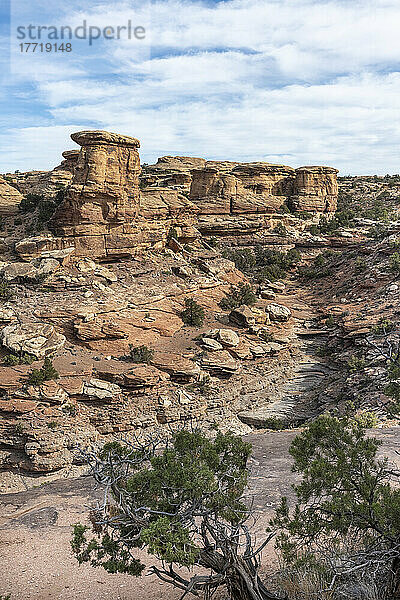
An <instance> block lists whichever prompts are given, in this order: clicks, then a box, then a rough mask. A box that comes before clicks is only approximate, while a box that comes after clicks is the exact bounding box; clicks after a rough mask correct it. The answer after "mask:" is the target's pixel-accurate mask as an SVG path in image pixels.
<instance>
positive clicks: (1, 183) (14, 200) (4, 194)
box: [0, 177, 22, 216]
mask: <svg viewBox="0 0 400 600" xmlns="http://www.w3.org/2000/svg"><path fill="white" fill-rule="evenodd" d="M21 200H22V194H21V193H20V192H19V191H18V190H17V189H16V188H15V187H13V186H12V185H10V184H9V183H8V182H7V181H6V180H5V179H4V178H3V177H0V216H8V215H14V214H16V213H17V212H18V205H19V203H20V202H21Z"/></svg>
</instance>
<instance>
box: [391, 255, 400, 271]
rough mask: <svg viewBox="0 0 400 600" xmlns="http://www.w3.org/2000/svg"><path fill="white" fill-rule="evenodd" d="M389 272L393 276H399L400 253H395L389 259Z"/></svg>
mask: <svg viewBox="0 0 400 600" xmlns="http://www.w3.org/2000/svg"><path fill="white" fill-rule="evenodd" d="M389 271H390V272H391V273H393V275H400V252H395V253H394V254H392V256H391V257H390V261H389Z"/></svg>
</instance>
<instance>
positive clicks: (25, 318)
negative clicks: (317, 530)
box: [0, 132, 400, 489]
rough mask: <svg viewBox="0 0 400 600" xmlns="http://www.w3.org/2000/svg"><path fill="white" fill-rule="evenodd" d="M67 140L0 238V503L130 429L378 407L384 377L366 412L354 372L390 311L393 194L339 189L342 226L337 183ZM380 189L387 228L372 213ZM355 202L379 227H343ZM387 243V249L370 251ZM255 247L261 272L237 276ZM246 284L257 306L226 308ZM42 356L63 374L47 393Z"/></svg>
mask: <svg viewBox="0 0 400 600" xmlns="http://www.w3.org/2000/svg"><path fill="white" fill-rule="evenodd" d="M73 139H74V140H75V141H77V142H78V143H79V144H80V146H81V150H80V151H79V153H77V152H76V151H71V152H66V153H64V158H65V160H64V161H63V163H62V164H61V165H60V166H59V167H57V168H56V169H54V170H53V171H51V172H50V173H41V174H17V175H15V176H11V175H7V181H6V182H5V184H6V188H4V190H5V191H4V190H3V192H2V189H3V188H1V189H0V192H1V193H2V194H3V196H2V198H3V201H4V204H7V203H8V205H12V206H13V208H12V210H10V209H7V211H5V212H4V218H3V224H2V227H3V238H2V239H1V240H0V252H1V254H2V256H1V260H2V263H1V264H0V295H1V297H2V303H1V305H0V342H1V345H2V347H1V350H0V353H1V357H2V361H3V364H2V366H0V393H1V397H0V411H1V416H2V420H1V425H0V459H1V462H2V465H3V477H2V480H3V489H8V488H10V489H15V486H17V487H18V486H19V485H21V484H20V481H21V479H20V475H19V474H20V473H23V475H24V477H23V479H24V481H25V484H27V485H32V484H33V483H34V482H38V481H42V479H43V478H44V479H47V478H49V477H53V478H58V477H61V476H68V475H71V474H73V473H74V472H76V471H79V469H80V464H79V456H78V453H77V451H76V448H77V446H78V445H85V446H87V445H93V446H96V445H100V444H102V443H104V442H105V441H106V440H109V439H113V438H115V437H118V436H121V435H131V434H132V432H135V433H136V434H137V435H140V434H141V432H146V431H149V430H152V429H156V428H159V427H162V428H164V430H165V432H168V431H169V430H170V429H171V428H174V427H178V426H180V425H181V424H182V423H183V422H187V420H195V421H200V422H201V423H202V425H203V426H204V427H205V428H209V429H210V430H211V429H212V428H213V427H214V426H215V424H218V426H219V427H220V428H222V429H228V428H229V429H233V430H235V431H237V432H241V433H246V432H248V431H250V430H251V428H260V427H262V428H265V427H285V426H293V425H297V424H299V423H302V422H304V421H305V420H307V419H308V418H310V417H312V416H313V415H314V414H316V413H317V412H319V411H321V410H323V409H324V408H331V407H333V406H340V407H341V408H342V409H344V407H345V405H346V403H348V401H349V400H351V401H352V402H353V403H354V404H355V405H356V409H360V410H361V409H363V408H365V407H367V408H369V407H371V406H372V407H374V406H377V404H376V398H377V397H378V396H379V398H380V397H381V396H382V393H383V391H382V390H383V388H384V385H385V377H386V375H385V374H384V373H383V375H382V377H381V379H382V381H379V384H376V385H375V384H374V385H375V387H374V386H372V387H371V389H370V392H371V393H368V394H367V395H366V396H365V397H364V400H365V402H364V404H363V403H362V402H359V396H360V394H359V393H358V392H359V391H360V390H359V387H357V386H359V384H358V380H357V377H355V375H354V372H353V371H350V370H349V368H347V366H346V365H347V364H348V361H349V360H350V359H351V355H352V353H353V354H354V351H355V350H354V348H355V349H356V352H357V353H359V350H360V348H361V346H362V343H364V344H367V343H368V342H362V339H363V338H362V335H364V338H365V335H367V334H368V332H369V328H370V327H371V325H373V324H375V323H376V321H377V320H378V319H379V317H381V316H383V315H386V316H387V317H388V318H391V319H392V318H394V315H395V313H396V306H397V304H396V303H397V300H398V298H397V295H398V290H399V286H397V284H396V282H395V281H394V279H395V278H396V277H397V275H396V277H394V276H393V273H391V272H389V271H390V270H389V271H388V267H390V264H391V262H390V261H392V260H393V259H392V258H391V256H392V255H393V254H395V252H396V243H397V242H396V239H397V238H396V231H397V223H396V222H395V221H394V220H393V215H395V211H396V207H395V203H396V200H395V191H396V190H397V188H396V189H395V187H394V186H393V183H395V181H394V180H387V179H378V180H376V179H375V178H371V181H370V180H368V181H367V182H365V180H364V178H360V179H359V180H358V179H356V180H355V179H348V178H345V179H343V180H341V181H340V182H339V184H340V189H339V212H338V213H336V216H335V217H334V218H333V219H332V217H333V215H334V214H335V213H334V211H335V209H336V170H335V169H331V168H327V167H303V168H300V169H297V170H294V169H291V168H290V167H284V166H279V165H278V166H273V165H269V164H267V163H246V164H239V163H232V162H229V161H225V162H221V161H220V162H216V161H213V162H206V161H205V160H204V159H201V158H190V157H163V158H161V159H159V161H158V162H157V163H156V164H155V165H150V166H149V165H145V166H144V167H143V169H142V170H140V166H139V156H138V145H139V142H138V141H137V140H135V139H134V138H127V137H126V136H119V135H117V134H109V133H107V132H80V133H79V134H74V136H73ZM396 181H397V180H396ZM65 184H68V185H67V187H66V188H65ZM366 185H367V186H368V191H367V190H366V188H365V186H366ZM396 185H397V183H396ZM17 188H18V189H17ZM387 188H388V189H389V190H390V194H391V195H390V200H391V204H390V206H391V213H390V215H386V216H385V218H386V217H387V222H386V223H384V224H382V223H381V222H377V221H376V219H375V220H374V219H371V216H375V217H376V216H378V217H379V214H378V213H379V210H378V209H379V207H380V206H381V204H376V201H377V200H379V202H382V196H380V195H381V194H382V193H383V192H385V193H386V192H387V191H388V189H387ZM18 190H19V191H18ZM60 190H61V192H62V193H59V192H60ZM399 191H400V190H399ZM32 193H34V194H39V196H35V197H34V198H33V199H32V198H31V197H30V196H29V195H28V194H32ZM10 198H13V200H12V201H11V200H10ZM363 198H365V199H366V200H365V206H364V209H365V210H369V209H370V208H372V209H373V210H375V212H374V213H373V214H372V213H367V214H366V215H364V216H362V217H361V218H362V220H361V221H360V220H359V221H357V220H356V217H355V215H354V214H352V215H350V216H349V211H353V212H354V213H355V212H356V211H357V213H358V217H357V218H360V216H359V215H360V214H361V212H360V206H359V205H360V204H362V202H363ZM21 199H23V202H22V204H20V208H22V210H19V212H17V211H18V205H19V203H20V202H21ZM343 203H344V204H345V206H343ZM357 203H358V204H357ZM346 211H347V212H346ZM16 213H17V214H16ZM343 215H347V216H346V219H347V220H346V219H345V218H344V216H343ZM326 217H329V218H328V219H326ZM390 219H392V220H390ZM319 223H320V224H319ZM377 226H379V227H378V229H379V231H380V232H381V233H379V235H380V236H382V235H383V238H381V239H373V238H369V237H368V235H369V231H370V229H371V228H372V229H374V231H375V229H376V227H377ZM383 226H384V231H383V230H382V227H383ZM385 228H386V229H385ZM382 231H383V233H382ZM374 235H375V233H374ZM388 236H392V237H388ZM393 236H394V237H393ZM216 238H217V239H216ZM261 247H262V248H264V249H265V250H266V251H267V253H266V254H263V255H262V254H260V256H262V257H263V260H265V261H267V262H266V263H265V265H264V266H263V268H262V269H261V271H258V272H257V273H255V272H254V270H253V271H252V270H251V269H250V268H249V265H248V264H246V261H244V262H243V261H241V262H240V261H239V262H238V260H237V258H238V256H239V255H238V254H237V252H238V251H239V252H245V256H247V255H246V252H250V254H251V253H252V252H253V250H254V249H255V248H261ZM327 248H328V249H329V250H328V253H327V252H326V249H327ZM294 249H295V250H297V251H298V252H300V259H301V263H300V267H299V268H300V271H301V275H300V276H299V275H298V274H297V267H295V266H294V263H293V264H291V265H290V266H289V267H287V268H286V275H285V272H284V271H282V273H279V274H278V275H277V276H274V277H273V278H272V279H279V278H280V277H286V280H285V282H282V281H275V282H273V281H269V280H268V277H270V275H268V276H267V275H265V272H264V271H265V269H267V272H268V273H271V264H269V263H268V260H269V258H270V259H271V260H275V259H276V260H279V261H282V260H284V257H285V256H286V255H285V254H284V252H285V251H289V250H291V251H293V250H294ZM235 252H236V254H235ZM268 252H270V253H271V254H270V255H269V254H268ZM281 252H283V254H280V253H281ZM329 252H330V254H329ZM251 255H252V256H253V254H251ZM318 255H321V256H320V257H318ZM268 257H269V258H268ZM271 257H272V258H271ZM93 259H95V260H93ZM298 259H299V257H298ZM246 260H247V259H246ZM235 261H236V264H235ZM250 262H251V261H250ZM242 263H243V264H242ZM267 263H268V264H267ZM364 263H365V264H364ZM263 269H264V271H263ZM268 269H269V270H268ZM262 273H264V274H263V275H262V277H260V274H262ZM240 283H250V284H251V285H252V287H253V291H254V292H255V294H256V297H255V301H256V303H255V304H254V305H253V306H251V307H248V306H240V307H236V308H235V309H233V310H231V309H228V308H221V306H220V302H221V300H222V299H223V298H225V297H226V296H227V295H228V296H229V294H230V290H231V286H234V287H236V286H238V285H239V284H240ZM187 298H192V299H194V300H195V301H196V302H197V303H198V304H199V305H200V306H201V307H202V308H203V309H204V312H205V320H204V323H203V324H202V325H201V326H199V327H191V326H187V325H185V324H184V322H183V320H182V310H183V308H184V304H185V299H187ZM378 313H379V314H378ZM360 315H361V316H360ZM361 317H362V318H361ZM360 331H361V333H360ZM359 334H360V336H361V337H360V336H359ZM360 343H361V346H360ZM142 347H145V349H146V352H147V354H146V355H143V356H142V357H141V358H140V356H139V358H138V355H137V352H138V351H137V350H136V351H134V352H133V355H132V354H131V350H132V348H142ZM135 352H136V354H135ZM139 353H140V351H139ZM46 356H51V358H52V362H53V366H54V368H55V369H56V371H57V374H58V377H57V378H51V379H49V380H48V381H45V382H42V383H38V382H37V381H36V380H35V377H33V376H32V370H34V369H40V368H42V366H43V361H44V359H45V357H46ZM138 360H142V362H137V361H138ZM366 360H367V359H366ZM24 363H30V364H24ZM378 366H379V365H378ZM345 367H346V368H345ZM365 368H366V369H368V368H375V365H374V366H372V367H371V365H370V364H369V363H368V364H366V363H365ZM371 377H372V375H371ZM341 386H346V394H342V395H340V387H341ZM378 388H379V391H378ZM360 389H363V390H365V386H364V387H363V388H360ZM357 394H358V395H357ZM338 398H339V400H338ZM374 402H375V404H374ZM379 406H380V408H379V410H377V411H376V412H377V414H378V416H379V418H380V419H382V418H383V417H384V414H383V413H384V411H382V410H381V408H382V406H381V404H380V405H379Z"/></svg>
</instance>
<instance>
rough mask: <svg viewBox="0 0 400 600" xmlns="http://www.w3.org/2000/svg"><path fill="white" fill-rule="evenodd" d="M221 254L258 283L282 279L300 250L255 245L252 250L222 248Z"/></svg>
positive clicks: (297, 259)
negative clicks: (284, 249)
mask: <svg viewBox="0 0 400 600" xmlns="http://www.w3.org/2000/svg"><path fill="white" fill-rule="evenodd" d="M222 256H223V257H224V258H227V259H229V260H232V261H233V262H234V263H235V265H236V267H237V268H238V269H239V270H240V271H242V272H243V273H246V274H248V275H250V276H251V277H252V278H253V279H254V280H255V281H257V282H258V283H262V282H263V281H265V280H267V279H268V280H269V281H272V282H273V281H276V280H278V279H282V278H283V277H285V276H286V273H287V272H288V271H290V270H291V269H293V267H294V266H295V265H296V264H297V263H298V262H299V261H300V259H301V255H300V252H299V251H298V250H296V249H295V248H293V249H291V250H289V251H288V252H280V251H277V250H269V249H267V248H264V247H263V246H255V247H254V249H252V250H250V249H249V248H241V249H238V250H224V251H223V253H222Z"/></svg>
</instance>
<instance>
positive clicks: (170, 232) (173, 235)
mask: <svg viewBox="0 0 400 600" xmlns="http://www.w3.org/2000/svg"><path fill="white" fill-rule="evenodd" d="M177 239H178V232H177V230H176V228H175V227H170V229H169V230H168V233H167V242H170V241H171V240H177Z"/></svg>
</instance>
